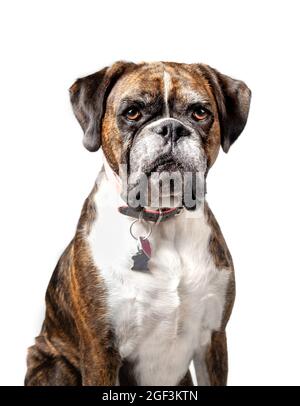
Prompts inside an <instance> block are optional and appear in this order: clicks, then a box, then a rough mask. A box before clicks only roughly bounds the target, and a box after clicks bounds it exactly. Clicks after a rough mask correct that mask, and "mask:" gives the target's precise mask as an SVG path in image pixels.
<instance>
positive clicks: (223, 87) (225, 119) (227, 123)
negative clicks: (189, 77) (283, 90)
mask: <svg viewBox="0 0 300 406" xmlns="http://www.w3.org/2000/svg"><path fill="white" fill-rule="evenodd" d="M200 67H201V72H202V73H204V75H205V76H206V78H207V80H208V81H209V83H210V85H211V87H212V89H213V92H214V95H215V98H216V102H217V106H218V112H219V120H220V127H221V145H222V148H223V150H224V152H228V151H229V148H230V147H231V145H232V144H233V143H234V141H236V139H237V138H238V136H239V135H240V134H241V132H242V131H243V129H244V127H245V125H246V122H247V118H248V113H249V108H250V100H251V91H250V89H249V88H248V87H247V85H246V84H245V83H244V82H242V81H240V80H236V79H232V78H230V77H229V76H226V75H223V74H222V73H220V72H218V71H217V70H215V69H213V68H211V67H210V66H208V65H203V64H201V65H200Z"/></svg>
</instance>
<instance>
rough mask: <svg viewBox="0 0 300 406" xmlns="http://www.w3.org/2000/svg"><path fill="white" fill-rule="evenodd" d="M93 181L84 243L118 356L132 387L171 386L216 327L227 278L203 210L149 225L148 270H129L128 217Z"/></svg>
mask: <svg viewBox="0 0 300 406" xmlns="http://www.w3.org/2000/svg"><path fill="white" fill-rule="evenodd" d="M98 183H99V185H98V188H99V189H98V192H97V194H96V195H95V202H96V206H97V212H98V215H97V219H96V221H95V223H94V225H93V226H92V229H91V232H90V235H89V236H88V240H89V244H90V249H91V253H92V256H93V259H94V262H95V264H96V266H97V267H98V269H99V272H100V273H101V276H102V278H103V279H104V281H105V284H106V286H107V291H108V310H109V317H110V321H111V324H112V326H113V328H114V331H115V334H116V338H117V345H118V348H119V352H120V355H121V357H122V358H123V359H125V358H127V359H128V360H131V361H134V365H135V376H136V379H137V381H138V384H139V385H176V384H177V383H178V382H179V380H180V379H181V378H182V377H183V376H184V374H185V372H186V371H187V369H188V367H189V364H190V362H191V360H192V359H193V357H194V356H195V354H201V353H203V349H204V348H205V347H206V346H207V345H208V343H209V341H210V336H211V331H212V330H217V329H218V328H219V326H220V322H221V319H222V313H223V308H224V303H225V292H226V287H227V280H228V273H227V271H225V270H219V269H216V268H215V265H214V263H213V261H212V258H211V256H210V253H209V250H208V243H209V238H210V232H211V230H210V227H209V226H208V224H207V223H206V220H205V217H204V213H203V210H199V213H197V214H198V215H197V217H196V218H193V219H191V218H187V213H186V212H183V213H182V214H181V215H180V216H178V217H174V218H172V219H169V220H167V221H166V222H164V223H160V224H159V225H158V226H157V227H154V228H153V232H152V235H151V237H150V238H149V239H150V243H151V246H152V257H151V259H150V261H149V264H148V265H149V272H148V273H142V272H137V271H132V270H131V266H132V259H131V258H132V256H133V255H134V254H135V253H136V251H137V246H136V241H135V240H134V239H133V238H132V237H131V236H130V234H129V226H130V224H131V221H132V220H131V219H130V218H128V217H126V216H123V215H121V214H119V213H118V211H117V206H118V203H120V202H118V200H117V199H116V192H115V191H114V188H113V186H111V185H110V184H109V183H108V182H107V180H106V178H105V175H104V174H101V175H100V177H99V180H98Z"/></svg>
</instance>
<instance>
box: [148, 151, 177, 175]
mask: <svg viewBox="0 0 300 406" xmlns="http://www.w3.org/2000/svg"><path fill="white" fill-rule="evenodd" d="M183 171H184V167H183V164H182V163H181V162H179V161H178V160H177V159H176V158H175V157H173V156H170V155H167V156H166V155H165V156H160V157H158V158H156V159H155V161H154V162H152V163H151V164H149V165H148V166H146V167H145V168H144V169H143V172H144V174H145V175H147V176H150V175H151V174H152V173H153V172H158V173H162V172H167V173H171V172H181V173H182V172H183Z"/></svg>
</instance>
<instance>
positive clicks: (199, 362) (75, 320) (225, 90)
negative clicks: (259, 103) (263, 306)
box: [25, 62, 250, 386]
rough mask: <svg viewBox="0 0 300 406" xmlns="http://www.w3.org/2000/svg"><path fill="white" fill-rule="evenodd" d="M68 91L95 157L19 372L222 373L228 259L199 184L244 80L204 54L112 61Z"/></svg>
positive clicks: (237, 106)
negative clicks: (187, 60)
mask: <svg viewBox="0 0 300 406" xmlns="http://www.w3.org/2000/svg"><path fill="white" fill-rule="evenodd" d="M70 95H71V103H72V107H73V110H74V113H75V116H76V118H77V119H78V121H79V123H80V125H81V127H82V129H83V131H84V139H83V143H84V146H85V147H86V148H87V149H88V150H89V151H97V150H98V149H99V148H100V147H102V153H103V161H104V169H102V171H101V172H100V174H99V175H98V178H97V181H96V184H95V186H94V188H93V190H92V192H91V194H90V195H89V197H88V198H87V199H86V201H85V204H84V206H83V209H82V213H81V216H80V220H79V223H78V227H77V231H76V234H75V236H74V238H73V240H72V241H71V243H70V244H69V245H68V247H67V248H66V250H65V251H64V253H63V255H62V256H61V258H60V260H59V262H58V264H57V266H56V268H55V271H54V273H53V275H52V278H51V280H50V283H49V286H48V289H47V293H46V315H45V320H44V323H43V326H42V329H41V333H40V335H39V336H38V337H37V338H36V340H35V345H34V346H32V347H31V348H29V351H28V359H27V364H28V370H27V374H26V378H25V384H26V385H105V386H114V385H172V386H177V385H193V381H192V379H191V374H190V372H189V368H190V365H191V362H192V361H193V363H194V367H195V372H196V378H197V384H198V385H226V380H227V368H228V367H227V347H226V333H225V328H226V324H227V322H228V319H229V316H230V313H231V310H232V306H233V302H234V296H235V283H234V270H233V264H232V259H231V256H230V253H229V251H228V249H227V246H226V243H225V240H224V238H223V236H222V233H221V230H220V228H219V225H218V223H217V221H216V219H215V218H214V216H213V214H212V212H211V210H210V208H209V206H208V204H207V202H206V200H205V193H204V191H205V183H206V178H207V174H208V171H209V169H210V168H211V166H212V165H213V163H214V162H215V160H216V158H217V155H218V152H219V149H220V146H221V147H222V149H223V150H224V151H225V152H228V150H229V148H230V146H231V145H232V144H233V143H234V142H235V140H236V139H237V138H238V136H239V135H240V133H241V132H242V130H243V129H244V126H245V124H246V121H247V116H248V111H249V105H250V90H249V89H248V87H247V86H246V85H245V83H243V82H241V81H238V80H235V79H232V78H230V77H228V76H226V75H223V74H221V73H219V72H218V71H217V70H215V69H213V68H211V67H209V66H207V65H204V64H183V63H182V64H181V63H170V62H167V63H165V62H158V63H140V64H134V63H128V62H117V63H115V64H113V65H112V66H111V67H107V68H104V69H102V70H100V71H99V72H97V73H95V74H92V75H90V76H87V77H84V78H81V79H78V80H77V81H76V82H75V83H74V84H73V86H72V87H71V88H70ZM175 173H176V174H177V175H178V174H179V177H177V180H178V179H179V178H180V179H181V180H182V183H181V184H180V186H179V187H178V183H180V182H177V181H174V179H173V183H172V182H171V181H170V185H169V189H168V190H167V191H166V189H164V190H163V188H162V187H161V186H163V183H165V180H166V179H167V177H168V175H169V176H171V177H172V175H174V174H175ZM153 174H156V175H157V174H158V175H159V176H158V177H157V176H156V177H152V175H153ZM186 174H191V177H190V181H187V182H185V181H184V180H183V179H184V177H185V175H186ZM171 180H172V179H171ZM175 180H176V179H175ZM147 181H148V184H146V183H147ZM171 183H172V184H171ZM176 185H177V186H176ZM186 185H187V186H188V185H190V186H191V187H190V192H191V193H190V197H191V198H190V199H185V196H184V193H183V190H184V189H185V188H184V186H186ZM197 185H198V190H197ZM155 189H156V193H154V192H153V196H154V198H155V199H156V200H155V203H153V201H152V200H151V198H152V191H154V190H155ZM199 190H200V192H199ZM150 192H151V193H150ZM166 198H169V204H166V203H165V201H166ZM191 202H193V203H192V204H190V203H191Z"/></svg>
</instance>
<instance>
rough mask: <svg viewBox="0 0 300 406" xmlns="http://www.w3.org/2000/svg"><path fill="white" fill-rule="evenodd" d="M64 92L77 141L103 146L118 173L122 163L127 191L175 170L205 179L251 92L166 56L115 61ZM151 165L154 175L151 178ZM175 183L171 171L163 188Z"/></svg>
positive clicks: (172, 191) (232, 136) (237, 127)
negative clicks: (154, 60) (79, 131)
mask: <svg viewBox="0 0 300 406" xmlns="http://www.w3.org/2000/svg"><path fill="white" fill-rule="evenodd" d="M70 94H71V102H72V106H73V110H74V113H75V115H76V117H77V119H78V121H79V123H80V125H81V127H82V129H83V131H84V139H83V143H84V146H85V147H86V148H87V149H88V150H89V151H97V150H98V149H99V148H100V146H102V148H103V152H104V154H105V156H106V159H107V161H108V162H109V164H110V166H111V168H112V169H113V170H114V171H115V172H116V173H118V174H119V175H122V177H123V179H124V174H123V173H120V172H121V171H120V165H122V166H121V167H122V168H124V167H126V189H127V190H126V191H127V192H128V191H130V190H133V189H135V188H136V187H137V185H139V184H141V179H145V178H146V179H150V182H149V184H148V185H147V187H145V185H144V186H143V187H144V189H143V190H144V191H145V190H146V191H147V192H149V191H150V189H151V187H152V189H154V184H155V183H159V182H161V181H163V180H164V177H165V178H166V177H167V175H168V176H170V175H172V174H175V173H176V174H177V175H178V174H179V175H180V177H183V176H184V174H186V173H189V174H192V175H195V174H200V179H202V180H201V182H202V184H204V183H205V179H206V175H207V172H208V170H209V168H210V167H211V166H212V165H213V163H214V161H215V160H216V157H217V155H218V152H219V148H220V146H222V148H223V150H224V151H225V152H228V150H229V148H230V146H231V145H232V144H233V143H234V142H235V140H236V139H237V138H238V136H239V135H240V133H241V132H242V130H243V128H244V126H245V124H246V121H247V116H248V111H249V105H250V95H251V93H250V90H249V89H248V87H247V86H246V85H245V83H243V82H241V81H238V80H235V79H232V78H230V77H228V76H226V75H223V74H221V73H219V72H218V71H216V70H215V69H213V68H211V67H209V66H207V65H203V64H182V63H169V62H167V63H163V62H158V63H140V64H134V63H128V62H117V63H115V64H114V65H112V66H111V67H109V68H104V69H102V70H101V71H99V72H96V73H94V74H92V75H90V76H87V77H85V78H81V79H78V80H77V81H76V82H75V83H74V84H73V85H72V86H71V88H70ZM154 172H155V173H158V174H159V175H160V176H158V177H154V178H153V177H152V174H153V173H154ZM171 177H172V176H171ZM153 179H154V180H153ZM177 179H178V178H177ZM191 179H194V180H195V178H191ZM194 180H192V181H191V183H192V184H193V182H194ZM183 184H184V182H183V183H182V184H181V185H183ZM179 189H180V190H182V186H180V187H179ZM179 189H178V187H177V188H176V186H175V187H174V178H173V184H172V186H170V187H169V189H168V190H169V192H168V194H169V195H170V196H171V195H176V194H177V193H179ZM176 190H177V191H176ZM140 191H141V190H139V195H140ZM159 194H160V195H163V194H164V192H163V191H162V189H159ZM143 196H144V197H145V194H143ZM139 198H140V199H141V196H139ZM144 205H149V196H148V197H147V199H146V200H145V201H144Z"/></svg>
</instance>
